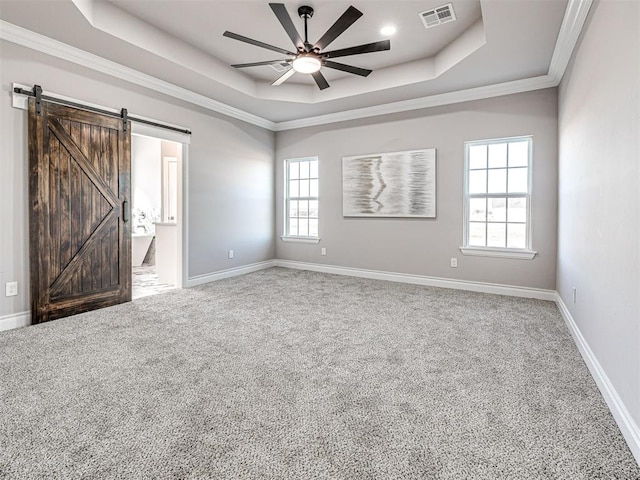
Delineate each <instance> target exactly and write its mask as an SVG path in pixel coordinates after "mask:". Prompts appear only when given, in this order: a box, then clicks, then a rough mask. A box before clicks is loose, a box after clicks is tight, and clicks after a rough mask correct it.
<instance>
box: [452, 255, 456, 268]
mask: <svg viewBox="0 0 640 480" xmlns="http://www.w3.org/2000/svg"><path fill="white" fill-rule="evenodd" d="M451 268H458V259H457V258H456V257H451Z"/></svg>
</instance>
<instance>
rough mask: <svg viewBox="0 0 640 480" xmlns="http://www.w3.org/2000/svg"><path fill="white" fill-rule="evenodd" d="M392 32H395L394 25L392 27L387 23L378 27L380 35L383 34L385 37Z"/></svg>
mask: <svg viewBox="0 0 640 480" xmlns="http://www.w3.org/2000/svg"><path fill="white" fill-rule="evenodd" d="M394 33H396V27H394V26H393V25H387V26H386V27H382V28H381V29H380V35H384V36H385V37H390V36H391V35H393V34H394Z"/></svg>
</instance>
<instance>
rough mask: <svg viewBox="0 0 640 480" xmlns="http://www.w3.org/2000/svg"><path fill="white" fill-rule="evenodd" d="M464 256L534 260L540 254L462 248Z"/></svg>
mask: <svg viewBox="0 0 640 480" xmlns="http://www.w3.org/2000/svg"><path fill="white" fill-rule="evenodd" d="M460 251H461V252H462V254H463V255H475V256H478V257H500V258H517V259H520V260H533V257H535V256H536V254H537V253H538V252H535V251H533V250H517V249H512V248H491V247H460Z"/></svg>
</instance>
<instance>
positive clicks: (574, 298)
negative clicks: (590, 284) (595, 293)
mask: <svg viewBox="0 0 640 480" xmlns="http://www.w3.org/2000/svg"><path fill="white" fill-rule="evenodd" d="M577 300H578V289H577V288H576V287H573V303H576V301H577Z"/></svg>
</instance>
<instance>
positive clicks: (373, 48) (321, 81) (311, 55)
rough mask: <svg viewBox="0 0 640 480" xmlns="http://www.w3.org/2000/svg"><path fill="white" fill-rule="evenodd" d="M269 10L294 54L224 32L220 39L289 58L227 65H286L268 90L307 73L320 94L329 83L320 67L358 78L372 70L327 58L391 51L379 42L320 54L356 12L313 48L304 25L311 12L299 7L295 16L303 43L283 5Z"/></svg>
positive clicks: (387, 44) (357, 15) (343, 18)
mask: <svg viewBox="0 0 640 480" xmlns="http://www.w3.org/2000/svg"><path fill="white" fill-rule="evenodd" d="M269 6H270V7H271V10H273V13H274V14H275V15H276V17H277V18H278V20H279V21H280V24H281V25H282V26H283V28H284V29H285V31H286V32H287V35H288V36H289V38H290V39H291V41H292V42H293V44H294V45H295V47H296V50H297V51H296V52H291V51H289V50H285V49H283V48H279V47H275V46H273V45H269V44H268V43H264V42H260V41H258V40H253V39H252V38H248V37H245V36H243V35H238V34H237V33H233V32H229V31H226V32H224V34H223V35H224V36H225V37H228V38H233V39H234V40H239V41H241V42H245V43H248V44H250V45H255V46H257V47H261V48H266V49H267V50H272V51H274V52H278V53H281V54H283V55H288V56H289V57H290V58H285V59H281V60H269V61H266V62H254V63H239V64H235V65H231V66H232V67H235V68H246V67H257V66H260V65H276V64H288V65H290V68H289V70H287V71H286V72H285V73H284V74H283V75H282V76H281V77H280V78H278V79H277V80H276V81H275V82H273V83H272V84H271V85H272V86H277V85H281V84H283V83H284V82H285V81H286V80H287V79H289V78H290V77H291V76H292V75H293V74H294V73H296V72H299V73H310V74H311V76H312V77H313V79H314V80H315V82H316V84H317V85H318V88H319V89H320V90H324V89H325V88H328V87H329V82H327V79H326V78H325V77H324V75H322V73H321V72H320V69H321V68H322V67H327V68H333V69H335V70H341V71H343V72H348V73H353V74H354V75H360V76H362V77H366V76H368V75H369V74H370V73H371V72H372V70H369V69H366V68H359V67H354V66H352V65H345V64H344V63H338V62H334V61H332V60H330V59H331V58H337V57H346V56H349V55H359V54H361V53H371V52H380V51H383V50H390V49H391V42H390V41H389V40H382V41H380V42H373V43H367V44H364V45H358V46H356V47H349V48H342V49H340V50H333V51H329V52H324V51H323V50H324V49H325V48H326V47H328V46H329V44H330V43H331V42H333V41H334V40H335V39H336V38H338V36H340V35H341V34H342V33H344V31H345V30H346V29H347V28H349V27H350V26H351V25H353V24H354V22H355V21H356V20H358V19H359V18H360V17H361V16H362V12H361V11H360V10H358V9H357V8H355V7H353V6H351V7H349V8H348V9H347V10H346V11H345V12H344V13H343V14H342V16H341V17H340V18H338V20H336V22H335V23H334V24H333V25H332V26H331V28H329V30H327V31H326V33H325V34H324V35H323V36H322V38H320V40H318V41H317V42H316V43H315V44H313V45H312V44H310V43H309V40H308V36H307V21H308V20H309V19H310V18H311V17H312V16H313V8H311V7H309V6H306V5H303V6H302V7H300V8H298V15H299V16H300V18H302V19H304V41H303V40H302V38H301V37H300V34H299V33H298V30H297V29H296V27H295V25H294V24H293V21H292V20H291V17H290V16H289V14H288V13H287V8H286V7H285V5H284V4H283V3H270V4H269Z"/></svg>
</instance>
